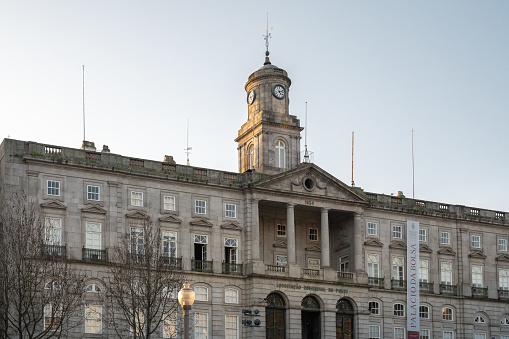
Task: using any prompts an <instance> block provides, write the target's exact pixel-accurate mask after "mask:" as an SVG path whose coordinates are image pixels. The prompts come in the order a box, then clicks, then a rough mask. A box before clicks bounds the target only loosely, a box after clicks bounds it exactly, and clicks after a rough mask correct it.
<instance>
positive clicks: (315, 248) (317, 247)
mask: <svg viewBox="0 0 509 339" xmlns="http://www.w3.org/2000/svg"><path fill="white" fill-rule="evenodd" d="M306 251H311V252H321V251H322V247H321V246H320V245H310V246H308V247H306Z"/></svg>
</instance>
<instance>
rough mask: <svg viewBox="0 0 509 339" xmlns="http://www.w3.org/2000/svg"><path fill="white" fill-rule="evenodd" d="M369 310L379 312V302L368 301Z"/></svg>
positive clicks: (373, 312) (374, 312)
mask: <svg viewBox="0 0 509 339" xmlns="http://www.w3.org/2000/svg"><path fill="white" fill-rule="evenodd" d="M369 311H370V312H371V314H380V304H379V303H378V301H370V302H369Z"/></svg>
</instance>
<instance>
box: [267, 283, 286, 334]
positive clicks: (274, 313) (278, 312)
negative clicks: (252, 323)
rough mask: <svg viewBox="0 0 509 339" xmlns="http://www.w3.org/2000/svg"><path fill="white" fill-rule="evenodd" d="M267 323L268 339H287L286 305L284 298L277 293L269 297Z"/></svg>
mask: <svg viewBox="0 0 509 339" xmlns="http://www.w3.org/2000/svg"><path fill="white" fill-rule="evenodd" d="M265 323H266V326H267V330H266V332H265V337H266V338H267V339H285V338H286V303H285V301H284V299H283V297H281V296H280V295H279V294H277V293H271V294H269V295H268V297H267V307H266V309H265Z"/></svg>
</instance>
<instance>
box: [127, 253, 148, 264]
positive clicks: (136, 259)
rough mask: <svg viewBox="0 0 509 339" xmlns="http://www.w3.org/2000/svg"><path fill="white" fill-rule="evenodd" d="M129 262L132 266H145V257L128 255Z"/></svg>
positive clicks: (135, 254)
mask: <svg viewBox="0 0 509 339" xmlns="http://www.w3.org/2000/svg"><path fill="white" fill-rule="evenodd" d="M127 262H128V263H129V264H130V265H143V264H145V255H144V254H142V253H128V254H127Z"/></svg>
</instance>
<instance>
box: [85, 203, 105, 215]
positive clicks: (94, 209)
mask: <svg viewBox="0 0 509 339" xmlns="http://www.w3.org/2000/svg"><path fill="white" fill-rule="evenodd" d="M81 212H83V213H95V214H106V210H105V209H104V208H102V207H101V206H99V205H93V206H85V207H83V208H82V209H81Z"/></svg>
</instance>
